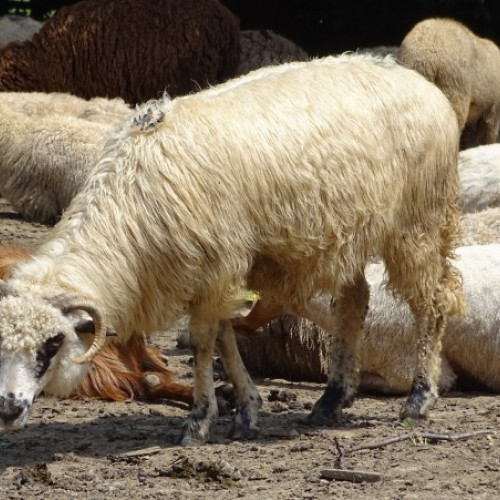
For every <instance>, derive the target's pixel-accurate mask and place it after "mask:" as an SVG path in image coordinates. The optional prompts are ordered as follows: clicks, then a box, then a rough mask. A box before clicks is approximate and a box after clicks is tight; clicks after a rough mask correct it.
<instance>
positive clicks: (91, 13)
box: [0, 0, 240, 104]
mask: <svg viewBox="0 0 500 500" xmlns="http://www.w3.org/2000/svg"><path fill="white" fill-rule="evenodd" d="M239 40H240V33H239V22H238V20H237V18H236V17H235V16H234V15H233V14H232V13H231V12H230V11H229V10H228V9H227V8H226V7H225V6H223V5H222V4H220V3H219V1H218V0H155V1H150V0H86V1H82V2H79V3H76V4H74V5H71V6H66V7H63V8H61V9H60V10H59V11H58V12H57V13H56V14H55V16H54V17H53V18H52V19H50V20H48V21H47V22H46V23H45V24H44V25H43V27H42V29H41V30H40V32H38V33H37V34H35V35H34V37H33V38H32V40H31V41H26V42H23V43H11V44H7V45H6V46H4V47H2V48H0V90H1V91H6V90H10V91H42V92H69V93H71V94H75V95H77V96H79V97H83V98H85V99H89V98H91V97H95V96H102V97H109V98H111V97H121V98H123V99H124V100H125V101H127V102H129V103H131V104H135V103H138V102H143V101H146V100H148V99H152V98H157V97H159V96H160V95H161V94H162V93H163V92H164V91H167V92H168V94H170V95H171V96H177V95H181V94H186V93H189V92H191V91H194V90H198V89H200V88H203V87H206V86H207V85H208V84H214V83H217V82H220V81H223V80H225V79H227V78H229V77H230V76H232V75H233V74H234V73H235V72H236V68H237V66H238V62H239V51H240V48H239Z"/></svg>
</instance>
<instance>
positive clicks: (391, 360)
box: [236, 244, 500, 394]
mask: <svg viewBox="0 0 500 500" xmlns="http://www.w3.org/2000/svg"><path fill="white" fill-rule="evenodd" d="M457 254H458V257H459V258H458V259H457V261H456V263H455V264H456V266H457V267H458V268H459V269H460V270H461V272H462V274H463V279H464V291H465V295H466V298H467V302H468V313H467V317H466V318H464V319H457V318H452V319H450V320H449V321H448V324H447V327H446V331H445V334H444V337H443V351H442V357H443V365H442V366H443V371H442V373H441V378H440V381H439V388H440V390H441V391H446V390H449V389H451V387H452V386H453V384H454V382H455V380H456V379H457V377H458V379H459V382H465V383H469V382H470V381H471V380H474V381H475V382H477V383H480V384H482V386H483V388H484V387H486V388H488V389H490V390H493V391H496V392H500V370H499V362H500V323H499V321H498V312H499V310H500V289H499V287H498V283H499V281H500V245H499V244H493V245H476V246H470V247H461V248H459V249H458V250H457ZM367 279H368V283H369V284H370V291H371V296H370V309H369V312H368V314H367V317H366V322H365V329H364V332H363V336H362V338H361V340H360V345H359V352H360V370H361V380H360V389H361V390H366V391H379V392H385V393H389V394H404V393H408V392H409V391H410V389H411V385H412V377H413V371H414V367H415V361H416V359H415V351H414V349H413V348H412V346H413V345H414V343H415V339H414V335H415V332H414V329H413V319H412V315H411V313H410V311H409V309H408V307H407V306H406V304H402V303H400V302H398V301H396V300H395V299H394V297H393V296H392V294H390V293H388V292H387V291H386V290H385V289H384V266H383V265H382V264H371V265H370V266H369V267H368V269H367ZM324 300H325V301H327V300H329V299H327V298H325V299H324ZM251 316H252V315H250V316H249V317H248V318H245V319H243V320H240V321H241V322H245V321H247V323H248V321H249V320H250V321H251V320H252V318H251ZM254 319H255V318H254ZM254 326H256V324H255V323H254ZM248 329H249V327H248V324H247V325H246V327H245V326H244V325H240V326H239V327H236V332H237V333H240V332H241V333H242V335H240V336H239V338H238V346H239V348H240V353H241V355H242V358H243V360H244V362H245V364H246V365H247V367H248V369H249V371H250V372H251V373H253V374H255V375H259V376H264V377H273V378H285V379H290V380H302V381H304V380H306V381H323V380H326V378H327V373H328V356H329V355H328V335H327V334H326V333H325V332H324V331H322V330H321V328H319V327H318V326H316V325H314V324H313V323H311V322H310V321H307V320H304V319H301V318H296V317H293V316H290V315H285V316H281V317H279V318H278V319H276V320H273V321H272V322H271V323H270V324H268V325H267V326H264V327H262V328H260V329H259V330H257V331H255V332H253V333H251V332H249V331H248Z"/></svg>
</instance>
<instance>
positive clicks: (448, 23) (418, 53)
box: [397, 18, 500, 144]
mask: <svg viewBox="0 0 500 500" xmlns="http://www.w3.org/2000/svg"><path fill="white" fill-rule="evenodd" d="M397 57H398V60H399V61H400V62H401V64H404V65H405V66H407V67H409V68H412V69H414V70H416V71H418V72H420V73H421V74H422V75H424V76H425V77H426V78H427V79H428V80H429V81H431V82H433V83H435V84H436V85H437V86H438V87H439V88H440V89H441V90H442V91H443V93H444V95H445V96H446V97H447V98H448V99H449V100H450V102H451V105H452V106H453V109H454V110H455V113H456V115H457V120H458V125H459V128H460V130H463V129H464V127H465V126H467V127H470V128H473V129H475V130H476V132H477V136H478V141H479V144H491V143H493V142H496V140H497V136H498V129H499V125H500V49H499V48H498V47H497V46H496V45H495V43H494V42H492V41H491V40H488V39H486V38H480V37H478V36H476V35H475V34H474V33H473V32H472V31H470V30H469V29H468V28H467V27H466V26H464V25H463V24H462V23H460V22H458V21H455V20H453V19H446V18H430V19H424V20H423V21H420V22H419V23H417V24H416V25H415V26H414V27H413V28H412V29H411V30H410V32H409V33H408V34H407V35H406V36H405V38H404V39H403V41H402V42H401V45H400V47H399V51H398V56H397Z"/></svg>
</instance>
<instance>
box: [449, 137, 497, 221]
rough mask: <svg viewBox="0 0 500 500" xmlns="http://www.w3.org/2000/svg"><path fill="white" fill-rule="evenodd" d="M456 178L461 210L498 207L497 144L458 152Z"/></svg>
mask: <svg viewBox="0 0 500 500" xmlns="http://www.w3.org/2000/svg"><path fill="white" fill-rule="evenodd" d="M458 177H459V179H460V206H461V208H462V211H463V212H479V211H481V210H484V209H486V208H492V207H497V206H500V144H488V145H486V146H479V147H476V148H471V149H466V150H465V151H461V152H460V154H459V155H458Z"/></svg>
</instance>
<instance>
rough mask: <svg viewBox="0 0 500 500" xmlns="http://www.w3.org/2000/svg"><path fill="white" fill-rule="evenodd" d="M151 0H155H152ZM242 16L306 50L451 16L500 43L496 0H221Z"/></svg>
mask: <svg viewBox="0 0 500 500" xmlns="http://www.w3.org/2000/svg"><path fill="white" fill-rule="evenodd" d="M150 1H154V0H150ZM71 3H75V2H74V1H71V0H32V1H29V0H28V1H23V0H0V5H1V6H0V15H4V14H5V13H7V12H8V11H9V9H16V10H17V12H18V13H22V11H23V9H26V8H29V9H31V16H32V17H34V18H36V19H40V20H42V19H44V18H45V17H46V16H47V13H49V12H51V11H53V10H54V9H58V8H59V7H61V6H62V5H67V4H71ZM222 3H224V4H225V5H227V6H228V7H229V8H230V9H231V10H232V11H233V12H234V13H235V14H236V15H238V17H239V18H240V20H241V27H242V29H259V28H268V29H273V30H274V31H276V32H277V33H279V34H281V35H283V36H286V37H287V38H290V39H291V40H294V41H295V42H297V43H298V44H299V45H300V46H302V48H304V49H305V50H306V51H307V52H309V53H310V55H325V54H331V53H335V52H341V51H344V50H353V49H356V48H358V47H369V46H373V45H399V43H400V42H401V40H402V38H403V37H404V35H405V34H406V33H407V32H408V31H409V30H410V29H411V27H412V26H413V25H414V24H415V23H416V22H418V21H420V20H421V19H424V18H426V17H430V16H447V17H453V18H455V19H458V20H460V21H462V22H463V23H465V24H466V25H467V26H469V27H470V28H471V29H472V30H473V31H474V32H475V33H477V34H478V35H481V36H485V37H487V38H491V39H493V40H494V41H495V42H496V43H497V44H500V0H386V1H384V0H350V1H349V0H347V1H346V0H341V1H339V0H222Z"/></svg>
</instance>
